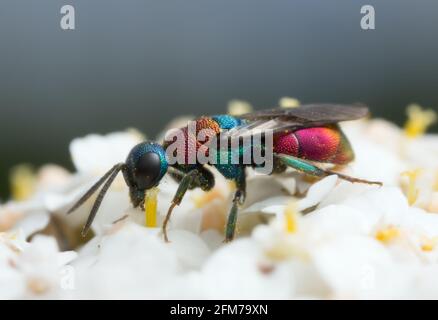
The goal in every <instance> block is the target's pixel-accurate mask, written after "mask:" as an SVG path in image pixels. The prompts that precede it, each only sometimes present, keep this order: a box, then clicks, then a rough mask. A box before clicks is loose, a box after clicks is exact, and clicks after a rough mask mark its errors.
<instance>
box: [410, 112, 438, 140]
mask: <svg viewBox="0 0 438 320" xmlns="http://www.w3.org/2000/svg"><path fill="white" fill-rule="evenodd" d="M406 113H407V115H408V120H407V121H406V124H405V134H406V135H407V136H408V137H409V138H415V137H418V136H420V135H422V134H424V133H425V132H426V130H427V128H428V127H429V126H430V125H432V124H433V123H435V122H436V120H437V114H436V112H435V111H433V110H431V109H428V110H423V109H422V108H421V107H420V106H419V105H418V104H411V105H409V106H408V107H407V109H406Z"/></svg>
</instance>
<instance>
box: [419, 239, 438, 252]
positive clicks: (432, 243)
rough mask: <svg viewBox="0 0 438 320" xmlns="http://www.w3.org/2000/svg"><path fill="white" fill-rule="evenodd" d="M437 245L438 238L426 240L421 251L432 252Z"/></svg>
mask: <svg viewBox="0 0 438 320" xmlns="http://www.w3.org/2000/svg"><path fill="white" fill-rule="evenodd" d="M437 244H438V237H433V238H425V239H424V240H423V241H422V244H421V250H423V251H427V252H429V251H432V250H434V249H435V247H436V245H437Z"/></svg>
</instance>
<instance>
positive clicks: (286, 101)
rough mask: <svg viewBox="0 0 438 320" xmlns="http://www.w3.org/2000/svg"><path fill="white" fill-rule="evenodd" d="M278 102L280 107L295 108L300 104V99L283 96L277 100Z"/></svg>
mask: <svg viewBox="0 0 438 320" xmlns="http://www.w3.org/2000/svg"><path fill="white" fill-rule="evenodd" d="M278 104H279V105H280V107H282V108H296V107H299V106H300V104H301V103H300V101H299V100H298V99H295V98H291V97H283V98H281V99H280V100H279V101H278Z"/></svg>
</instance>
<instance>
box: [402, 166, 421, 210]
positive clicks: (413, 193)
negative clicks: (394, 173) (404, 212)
mask: <svg viewBox="0 0 438 320" xmlns="http://www.w3.org/2000/svg"><path fill="white" fill-rule="evenodd" d="M420 173H421V169H415V170H409V171H405V172H403V173H402V176H406V177H408V179H409V182H408V188H407V189H408V190H407V197H408V202H409V205H411V206H412V205H413V204H414V203H415V201H417V199H418V194H419V190H418V189H417V188H416V184H417V179H418V176H419V175H420Z"/></svg>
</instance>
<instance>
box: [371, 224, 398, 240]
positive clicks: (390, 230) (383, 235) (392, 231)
mask: <svg viewBox="0 0 438 320" xmlns="http://www.w3.org/2000/svg"><path fill="white" fill-rule="evenodd" d="M399 235H400V230H399V229H397V228H396V227H387V228H384V229H381V230H379V231H377V232H376V235H375V237H376V239H377V240H379V241H380V242H383V243H388V242H390V241H392V240H394V239H395V238H397V237H398V236H399Z"/></svg>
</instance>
